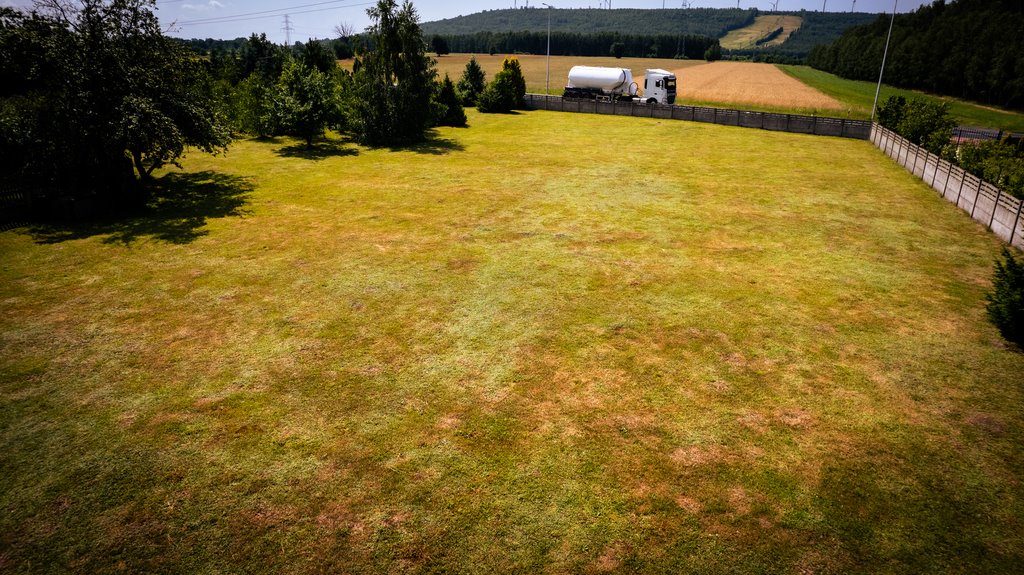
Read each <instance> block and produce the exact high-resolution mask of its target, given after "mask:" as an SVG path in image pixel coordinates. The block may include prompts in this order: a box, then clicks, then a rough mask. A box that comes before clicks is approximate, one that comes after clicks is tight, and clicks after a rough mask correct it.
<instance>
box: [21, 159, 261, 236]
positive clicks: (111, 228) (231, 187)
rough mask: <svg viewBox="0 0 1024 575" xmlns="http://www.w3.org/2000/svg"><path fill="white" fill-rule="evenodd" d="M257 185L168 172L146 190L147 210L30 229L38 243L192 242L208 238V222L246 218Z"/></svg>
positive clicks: (224, 177)
mask: <svg viewBox="0 0 1024 575" xmlns="http://www.w3.org/2000/svg"><path fill="white" fill-rule="evenodd" d="M254 189H255V186H254V185H253V184H252V182H250V181H249V179H247V178H243V177H239V176H232V175H228V174H221V173H218V172H212V171H205V172H194V173H177V172H174V173H169V174H167V175H165V176H163V177H162V178H160V179H158V180H156V181H155V182H153V183H152V184H151V185H150V187H149V190H148V191H149V200H148V201H147V202H146V204H145V206H143V207H141V208H138V209H135V210H131V211H127V212H121V213H110V214H107V215H102V216H98V217H96V218H94V219H92V220H90V221H82V222H74V223H65V224H46V225H38V226H35V227H32V228H30V229H29V234H31V235H32V236H33V238H34V239H35V241H36V242H37V243H41V244H56V243H60V242H65V241H68V240H77V239H84V238H90V237H94V236H107V237H106V238H104V239H103V243H105V244H124V245H128V244H131V243H133V242H135V241H136V240H139V239H141V238H152V239H155V240H158V241H163V242H167V243H172V244H187V243H191V242H193V241H195V240H197V239H199V238H201V237H203V236H205V235H207V234H208V233H209V231H208V230H206V229H205V227H206V221H207V220H208V219H211V218H225V217H229V216H244V215H246V214H247V213H249V211H248V210H247V209H246V208H245V206H246V204H247V203H248V200H249V194H250V193H252V191H253V190H254Z"/></svg>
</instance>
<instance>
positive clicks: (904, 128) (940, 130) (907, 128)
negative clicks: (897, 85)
mask: <svg viewBox="0 0 1024 575" xmlns="http://www.w3.org/2000/svg"><path fill="white" fill-rule="evenodd" d="M877 117H878V122H879V123H880V124H882V125H883V126H885V127H886V128H889V129H890V130H893V131H894V132H896V133H898V134H899V135H901V136H903V137H904V138H906V139H908V140H910V141H911V142H913V143H915V144H917V145H919V146H922V147H924V148H925V149H927V150H928V151H929V152H931V153H933V154H936V155H942V154H943V153H944V152H946V149H947V148H948V147H949V146H950V136H951V134H952V131H953V127H954V126H956V122H954V121H953V118H952V117H951V116H950V115H949V105H948V104H946V103H945V102H939V101H937V100H931V99H926V98H911V99H910V100H909V101H908V100H906V99H905V98H903V97H902V96H890V97H889V99H888V100H886V101H885V103H884V104H882V105H881V106H879V107H878V114H877Z"/></svg>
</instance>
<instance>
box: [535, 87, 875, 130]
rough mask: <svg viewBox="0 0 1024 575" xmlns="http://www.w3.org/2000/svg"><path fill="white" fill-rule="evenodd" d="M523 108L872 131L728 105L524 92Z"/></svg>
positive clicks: (865, 125) (856, 123) (866, 125)
mask: <svg viewBox="0 0 1024 575" xmlns="http://www.w3.org/2000/svg"><path fill="white" fill-rule="evenodd" d="M526 107H527V108H528V109H531V110H551V111H555V112H576V113H581V114H606V115H614V116H638V117H643V118H661V119H664V120H687V121H690V122H705V123H709V124H719V125H722V126H738V127H741V128H759V129H761V130H773V131H778V132H793V133H797V134H815V135H819V136H838V137H841V138H856V139H859V140H867V139H868V137H869V136H870V134H871V122H866V121H864V120H847V119H843V118H828V117H823V116H802V115H799V114H774V113H770V112H749V111H744V110H732V109H728V108H704V107H701V106H668V105H664V104H643V103H639V102H615V101H611V102H598V101H595V100H567V99H564V98H562V97H561V96H543V95H540V94H527V95H526Z"/></svg>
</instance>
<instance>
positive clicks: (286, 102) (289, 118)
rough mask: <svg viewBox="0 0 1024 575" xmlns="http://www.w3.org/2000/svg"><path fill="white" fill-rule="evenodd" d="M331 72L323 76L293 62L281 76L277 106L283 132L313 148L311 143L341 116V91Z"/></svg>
mask: <svg viewBox="0 0 1024 575" xmlns="http://www.w3.org/2000/svg"><path fill="white" fill-rule="evenodd" d="M334 78H335V77H334V76H333V75H332V74H331V73H330V72H322V71H320V70H318V69H317V68H314V67H312V66H307V65H306V64H304V63H303V62H298V61H295V60H292V61H289V62H287V63H286V64H285V67H284V72H282V73H281V79H280V81H279V86H280V94H281V98H280V105H281V113H280V116H281V119H282V122H283V125H284V128H285V129H286V130H287V131H288V132H289V133H292V134H294V135H296V136H299V137H301V138H303V139H304V140H306V146H307V147H310V146H312V145H313V139H314V138H316V137H317V136H320V135H321V134H323V133H324V130H325V129H326V128H327V127H328V126H331V125H334V126H337V125H338V124H339V123H340V116H341V110H340V106H341V96H340V87H339V85H338V83H337V82H335V81H334Z"/></svg>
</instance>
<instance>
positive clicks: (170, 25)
mask: <svg viewBox="0 0 1024 575" xmlns="http://www.w3.org/2000/svg"><path fill="white" fill-rule="evenodd" d="M609 1H610V2H611V7H612V8H613V9H614V8H661V7H663V6H664V7H665V8H679V7H681V5H682V0H675V1H671V0H547V3H548V4H550V5H551V6H553V7H555V8H599V7H603V6H605V5H606V4H605V3H606V2H609ZM513 2H515V4H516V6H523V5H524V3H525V4H526V5H529V6H531V7H533V6H536V7H537V8H541V7H542V3H541V2H540V1H534V0H476V1H473V2H450V1H447V2H446V1H444V0H413V5H414V6H415V7H416V10H417V11H418V12H419V15H420V21H421V22H429V21H431V20H440V19H443V18H453V17H455V16H461V15H465V14H473V13H476V12H481V11H483V10H497V9H503V8H511V7H512V5H513ZM927 3H929V2H928V1H927V0H899V1H898V4H897V10H898V11H899V12H908V11H910V10H914V9H916V8H917V7H918V6H921V5H922V4H927ZM373 4H375V2H374V1H370V0H157V3H156V5H157V16H158V17H159V18H160V23H161V24H162V25H163V26H164V28H165V31H166V32H167V33H168V35H171V36H177V37H180V38H224V39H231V38H238V37H240V36H249V35H250V34H252V33H254V32H255V33H261V32H264V33H266V34H267V37H268V38H269V39H270V40H271V41H273V42H277V43H284V42H285V41H286V39H287V38H288V37H289V36H290V39H291V41H292V42H295V41H305V40H306V39H308V38H333V37H335V36H336V34H335V33H334V28H335V26H337V25H339V24H345V25H347V26H348V27H350V28H352V29H354V30H355V31H356V32H359V31H362V30H363V29H364V28H366V27H367V26H368V25H369V23H370V21H369V18H368V17H367V16H366V9H367V8H369V7H370V6H371V5H373ZM31 5H32V2H31V0H0V6H14V7H19V8H25V7H30V6H31ZM739 5H740V8H758V9H761V10H770V9H771V8H772V4H771V3H770V2H769V1H768V0H740V1H739ZM823 5H824V8H825V10H826V11H829V12H849V11H850V9H851V8H852V7H853V0H778V9H779V10H787V11H788V10H800V9H806V10H821V9H822V7H823ZM690 6H691V7H693V8H734V7H736V0H692V1H691V2H690ZM892 7H893V0H856V9H857V11H858V12H876V13H878V12H890V11H891V10H892ZM286 14H287V15H288V23H289V26H290V28H291V32H290V34H287V33H286V32H285V15H286Z"/></svg>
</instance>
